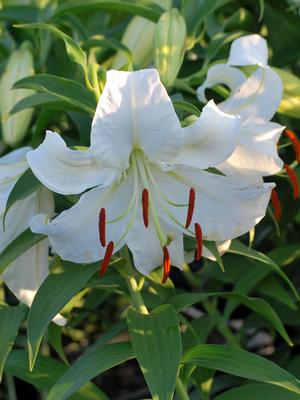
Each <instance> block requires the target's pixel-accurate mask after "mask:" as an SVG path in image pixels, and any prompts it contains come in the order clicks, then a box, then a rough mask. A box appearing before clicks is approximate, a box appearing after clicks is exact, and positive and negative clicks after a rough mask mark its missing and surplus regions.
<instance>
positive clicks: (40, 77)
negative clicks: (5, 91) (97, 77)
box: [13, 74, 97, 114]
mask: <svg viewBox="0 0 300 400" xmlns="http://www.w3.org/2000/svg"><path fill="white" fill-rule="evenodd" d="M13 88H14V89H32V90H35V91H37V92H42V93H50V94H54V95H57V96H58V97H59V98H60V100H61V101H65V102H67V103H70V104H72V105H73V106H74V107H76V108H78V109H82V110H84V111H87V112H88V113H90V114H94V112H95V109H96V105H97V104H96V100H95V97H94V94H93V93H92V92H91V91H89V90H88V89H87V88H86V87H85V86H83V85H81V84H80V83H78V82H76V81H73V80H71V79H66V78H61V77H59V76H56V75H50V74H36V75H33V76H28V77H26V78H23V79H21V80H19V81H17V82H16V83H15V84H14V86H13Z"/></svg>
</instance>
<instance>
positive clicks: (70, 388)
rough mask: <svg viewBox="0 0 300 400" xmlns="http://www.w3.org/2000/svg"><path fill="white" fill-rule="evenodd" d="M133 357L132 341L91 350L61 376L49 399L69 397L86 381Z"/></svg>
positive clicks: (62, 399) (58, 399) (60, 399)
mask: <svg viewBox="0 0 300 400" xmlns="http://www.w3.org/2000/svg"><path fill="white" fill-rule="evenodd" d="M132 358H134V353H133V351H132V347H131V344H130V343H114V344H109V345H106V346H101V347H98V348H97V349H95V350H94V351H92V352H90V351H89V352H87V353H86V354H84V355H83V356H81V357H80V358H79V359H78V360H77V361H75V363H74V364H73V365H72V366H71V367H70V368H69V369H68V370H67V371H66V372H65V373H64V374H63V375H62V376H61V377H60V379H59V380H58V381H57V382H56V383H55V385H54V386H53V387H52V389H51V390H50V393H49V395H48V397H47V400H64V399H69V398H70V397H69V396H71V395H72V394H73V393H75V392H76V390H78V389H79V388H80V387H81V386H82V385H83V384H84V383H85V382H87V381H89V380H91V379H93V378H95V376H97V375H99V374H101V373H102V372H104V371H107V370H108V369H110V368H113V367H115V366H116V365H119V364H121V363H123V362H125V361H128V360H130V359H132Z"/></svg>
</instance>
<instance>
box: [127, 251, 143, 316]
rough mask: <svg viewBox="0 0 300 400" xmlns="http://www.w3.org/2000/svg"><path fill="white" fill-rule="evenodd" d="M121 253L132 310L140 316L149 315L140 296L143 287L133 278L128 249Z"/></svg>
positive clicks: (133, 272)
mask: <svg viewBox="0 0 300 400" xmlns="http://www.w3.org/2000/svg"><path fill="white" fill-rule="evenodd" d="M121 253H122V256H123V258H125V260H126V263H127V271H126V276H125V279H126V282H127V285H128V288H129V292H130V297H131V300H132V304H133V306H134V308H136V310H137V311H139V312H140V313H141V314H149V312H148V310H147V307H146V305H145V303H144V300H143V298H142V295H141V289H142V287H143V286H142V285H141V284H140V285H139V284H138V283H137V281H136V279H135V277H134V274H135V271H134V267H133V265H132V261H131V258H130V254H129V250H128V248H127V247H125V248H124V249H123V250H122V251H121ZM142 282H143V281H142Z"/></svg>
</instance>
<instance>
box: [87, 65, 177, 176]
mask: <svg viewBox="0 0 300 400" xmlns="http://www.w3.org/2000/svg"><path fill="white" fill-rule="evenodd" d="M181 136H182V132H181V126H180V122H179V120H178V118H177V115H176V113H175V110H174V108H173V105H172V102H171V99H170V98H169V96H168V94H167V92H166V90H165V88H164V86H163V85H162V83H161V82H160V79H159V75H158V72H157V71H156V70H154V69H147V70H141V71H136V72H124V71H108V72H107V75H106V85H105V87H104V90H103V92H102V95H101V97H100V100H99V103H98V106H97V109H96V113H95V116H94V119H93V123H92V132H91V152H92V153H93V154H95V155H97V157H99V158H100V159H101V160H103V161H105V163H106V164H107V165H111V166H118V167H120V168H123V169H124V168H127V167H128V165H129V156H130V153H131V151H132V149H133V148H141V149H142V150H144V152H145V153H146V154H147V156H148V157H149V158H150V159H151V160H153V161H168V160H170V159H171V158H172V157H174V156H175V155H176V154H177V152H178V150H179V148H180V145H181V141H182V137H181Z"/></svg>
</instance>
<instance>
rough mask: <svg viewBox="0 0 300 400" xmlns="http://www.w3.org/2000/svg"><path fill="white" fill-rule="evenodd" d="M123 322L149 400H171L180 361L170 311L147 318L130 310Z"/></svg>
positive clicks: (173, 314) (173, 316)
mask: <svg viewBox="0 0 300 400" xmlns="http://www.w3.org/2000/svg"><path fill="white" fill-rule="evenodd" d="M127 321H128V329H129V334H130V338H131V342H132V346H133V349H134V353H135V355H136V358H137V360H138V363H139V365H140V368H141V370H142V372H143V374H144V377H145V380H146V382H147V384H148V387H149V390H150V392H151V394H152V398H153V400H171V399H172V398H173V392H174V387H175V381H176V376H177V373H178V367H179V363H180V358H181V336H180V331H179V322H178V318H177V314H176V312H175V310H174V308H173V307H172V306H170V305H168V304H165V305H162V306H159V307H158V308H156V309H155V310H153V311H152V312H151V314H141V313H139V312H137V311H135V310H133V309H131V310H130V311H129V313H128V319H127Z"/></svg>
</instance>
